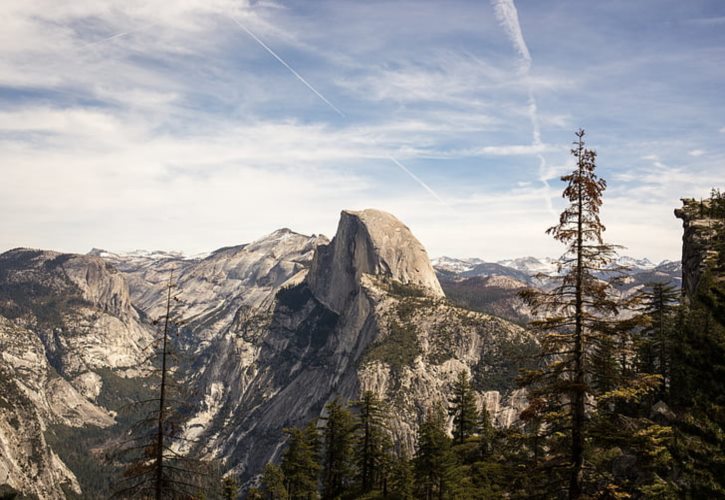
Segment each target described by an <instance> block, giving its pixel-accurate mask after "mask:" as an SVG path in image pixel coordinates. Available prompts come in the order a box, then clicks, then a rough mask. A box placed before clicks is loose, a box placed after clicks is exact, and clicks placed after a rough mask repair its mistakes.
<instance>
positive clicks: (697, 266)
mask: <svg viewBox="0 0 725 500" xmlns="http://www.w3.org/2000/svg"><path fill="white" fill-rule="evenodd" d="M709 203H710V202H709V201H708V200H703V201H698V200H694V199H688V198H683V199H682V208H678V209H676V210H675V217H677V218H678V219H682V227H683V234H682V289H683V291H684V292H685V296H687V297H692V296H694V295H695V292H696V291H697V287H698V286H699V284H700V278H701V277H702V273H703V272H704V271H705V269H706V268H707V267H708V265H710V263H711V260H712V259H714V258H716V256H717V252H716V251H715V250H714V249H713V248H712V246H711V245H710V243H709V242H710V240H711V239H712V237H713V236H714V234H715V224H716V222H717V221H716V220H715V219H713V218H711V217H709V215H708V213H709V210H708V209H709Z"/></svg>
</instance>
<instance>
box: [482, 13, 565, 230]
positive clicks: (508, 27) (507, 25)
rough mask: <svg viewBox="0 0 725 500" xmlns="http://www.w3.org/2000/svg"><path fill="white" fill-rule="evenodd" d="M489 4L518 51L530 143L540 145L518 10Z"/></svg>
mask: <svg viewBox="0 0 725 500" xmlns="http://www.w3.org/2000/svg"><path fill="white" fill-rule="evenodd" d="M491 4H492V5H493V8H494V10H495V11H496V19H498V21H499V23H500V24H501V27H503V29H504V30H505V31H506V34H507V35H508V37H509V39H510V40H511V43H512V44H513V46H514V49H515V50H516V52H518V53H519V56H520V58H521V68H520V71H521V74H522V76H523V77H524V79H525V81H526V85H527V87H528V93H529V102H528V111H529V120H530V121H531V145H532V146H541V145H542V144H543V142H542V141H541V126H540V124H539V110H538V106H537V104H536V96H535V95H534V90H533V88H532V85H531V80H530V78H529V71H530V69H531V62H532V59H531V53H530V52H529V47H528V46H527V45H526V39H524V33H523V31H522V29H521V23H520V22H519V13H518V10H516V5H515V4H514V0H491ZM537 157H538V158H539V181H540V182H541V183H542V184H543V185H544V187H545V188H546V194H545V195H544V203H545V204H546V209H547V210H548V212H549V213H551V214H552V215H553V216H554V217H556V212H555V211H554V207H553V204H552V201H551V196H549V195H548V193H549V187H550V186H549V181H548V180H547V178H546V158H544V156H543V155H542V154H538V155H537Z"/></svg>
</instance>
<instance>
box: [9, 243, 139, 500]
mask: <svg viewBox="0 0 725 500" xmlns="http://www.w3.org/2000/svg"><path fill="white" fill-rule="evenodd" d="M150 339H151V330H150V329H149V327H148V326H147V325H146V324H145V323H144V322H143V320H142V319H141V317H140V316H139V313H138V312H137V311H136V309H135V308H134V307H133V306H132V304H131V301H130V296H129V292H128V287H127V286H126V283H125V280H124V278H123V276H122V275H121V274H119V273H118V272H117V271H116V270H115V269H114V268H112V267H111V266H109V265H108V264H107V263H106V262H105V261H103V260H102V259H100V258H97V257H88V256H81V255H69V254H59V253H56V252H45V251H38V250H29V249H16V250H11V251H9V252H6V253H4V254H2V255H0V360H1V362H2V365H1V367H0V368H2V372H3V374H2V379H3V380H2V386H3V390H2V391H0V392H1V394H2V395H1V396H0V399H1V402H0V451H1V452H0V480H3V481H5V482H6V483H7V484H8V485H9V486H11V487H13V488H15V489H17V490H19V491H22V492H23V493H25V494H32V495H36V496H38V497H40V498H63V497H64V488H65V489H67V490H69V491H74V492H76V493H80V486H79V484H78V481H77V480H76V477H75V475H74V473H73V472H72V471H71V470H70V469H69V468H68V467H67V466H66V464H64V463H63V461H62V460H61V458H60V457H59V456H58V454H57V453H56V451H55V450H53V449H51V447H50V446H49V444H48V442H47V440H46V433H47V432H48V430H49V428H50V427H51V426H55V425H61V426H66V427H86V426H92V427H96V428H99V427H108V426H111V425H112V424H113V423H114V418H113V415H112V414H111V412H109V411H108V410H107V409H105V408H103V407H102V406H100V405H99V404H98V403H97V402H96V398H97V397H98V395H99V394H100V392H101V390H102V388H103V378H102V376H101V375H100V374H99V371H100V370H102V369H114V370H118V371H119V372H127V374H128V375H135V374H136V373H137V371H138V370H137V369H138V367H139V366H140V365H142V364H143V359H144V357H145V354H144V346H145V345H147V344H148V343H149V342H150ZM0 484H1V483H0Z"/></svg>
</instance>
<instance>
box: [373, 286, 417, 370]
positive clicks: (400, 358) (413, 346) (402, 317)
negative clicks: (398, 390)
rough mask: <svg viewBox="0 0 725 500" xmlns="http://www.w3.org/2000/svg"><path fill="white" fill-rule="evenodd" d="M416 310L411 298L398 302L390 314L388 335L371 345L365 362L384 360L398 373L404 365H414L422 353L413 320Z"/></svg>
mask: <svg viewBox="0 0 725 500" xmlns="http://www.w3.org/2000/svg"><path fill="white" fill-rule="evenodd" d="M414 310H415V302H413V301H411V299H403V300H401V301H400V302H399V303H398V305H397V308H396V309H395V311H394V313H393V314H391V316H390V319H389V322H388V333H387V335H385V336H384V337H382V338H380V339H379V340H377V341H375V342H374V343H373V344H372V345H371V346H370V348H369V349H368V351H367V353H366V354H365V358H364V362H367V361H382V362H383V363H386V364H387V365H388V366H390V368H391V370H392V371H393V372H394V373H396V374H400V371H401V370H402V368H403V367H405V366H412V364H413V362H414V361H415V358H416V357H417V356H419V355H420V345H419V344H418V332H417V330H416V328H415V325H414V324H413V321H412V315H413V312H414ZM397 378H398V377H396V379H397Z"/></svg>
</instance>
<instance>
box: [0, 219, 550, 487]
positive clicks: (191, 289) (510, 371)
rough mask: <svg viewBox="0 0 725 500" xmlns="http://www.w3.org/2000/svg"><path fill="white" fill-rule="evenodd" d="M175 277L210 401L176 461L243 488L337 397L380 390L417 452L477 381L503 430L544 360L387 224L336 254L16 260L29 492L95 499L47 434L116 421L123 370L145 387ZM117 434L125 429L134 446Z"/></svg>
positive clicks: (2, 436) (0, 431) (294, 243)
mask: <svg viewBox="0 0 725 500" xmlns="http://www.w3.org/2000/svg"><path fill="white" fill-rule="evenodd" d="M101 257H102V259H103V260H102V259H101ZM109 263H112V265H111V264H109ZM172 268H173V269H174V276H175V278H176V279H175V281H176V283H177V288H176V289H175V292H174V295H175V296H177V297H178V298H179V302H178V303H177V306H176V308H175V313H174V315H175V318H176V319H179V318H181V319H183V320H184V322H185V326H184V327H183V329H182V331H181V334H180V336H179V337H178V338H176V337H175V339H177V340H175V341H178V342H180V344H181V345H180V346H178V347H181V349H182V350H183V351H185V352H186V354H187V355H188V356H182V359H184V361H183V362H182V363H181V365H180V366H179V369H178V375H179V377H180V378H181V379H183V380H184V381H185V384H187V385H188V386H189V388H190V391H189V392H190V393H192V394H194V396H193V399H192V400H191V401H190V402H189V403H190V404H191V408H190V409H189V412H188V417H187V418H186V421H185V423H184V425H183V432H184V435H185V437H186V438H187V439H188V441H180V442H179V443H178V444H177V445H176V448H177V450H179V451H181V452H191V451H193V452H200V453H201V454H202V455H203V456H206V457H209V458H218V459H221V461H222V463H223V464H224V467H225V468H226V469H233V470H235V471H236V472H237V473H239V474H240V475H241V476H242V478H245V479H251V478H252V477H254V475H256V474H258V473H259V472H260V471H261V469H262V467H263V466H264V465H265V464H266V463H267V462H268V461H269V460H274V459H276V458H278V457H279V455H280V453H281V450H282V449H283V445H284V439H285V436H284V433H283V431H282V429H283V428H284V427H288V426H293V425H301V424H304V423H306V422H308V421H310V420H312V419H313V418H316V417H318V416H319V415H320V414H321V412H323V408H324V405H325V404H326V403H327V402H329V401H330V400H332V399H333V398H335V397H340V398H341V399H343V400H344V399H355V398H357V397H358V396H359V394H360V392H361V391H362V390H367V389H369V390H372V391H374V392H376V393H377V394H378V395H379V396H380V397H382V398H384V399H385V400H386V401H388V402H389V404H390V409H391V411H390V417H391V421H390V428H391V432H392V433H393V435H394V436H393V437H394V438H395V439H396V440H397V441H399V442H400V443H401V444H402V446H403V447H404V448H407V449H408V450H409V451H412V448H413V445H414V437H415V433H416V431H417V428H418V425H419V422H420V419H421V418H422V417H423V416H424V415H425V413H426V411H427V410H428V408H430V407H431V406H432V405H438V404H444V403H445V402H446V398H447V395H448V394H449V393H450V389H451V385H452V383H453V382H454V380H455V378H456V376H457V374H458V373H459V372H460V371H461V370H463V371H466V372H467V373H469V374H470V375H471V378H472V380H473V383H474V386H475V388H476V390H477V392H478V402H479V405H481V406H482V405H486V406H487V408H488V409H489V412H490V413H491V414H492V415H493V416H494V418H495V419H496V422H497V423H498V425H501V426H506V425H510V424H511V422H512V421H513V420H514V419H515V418H516V416H517V414H518V412H519V411H520V409H521V408H522V407H523V405H524V404H525V400H524V395H523V394H521V393H519V392H516V391H514V390H513V389H514V383H513V379H514V377H515V374H516V368H517V367H516V366H515V365H514V363H512V362H511V360H512V359H516V358H517V357H518V355H519V354H521V353H522V350H523V351H527V350H531V349H535V348H536V346H535V343H534V342H533V340H532V339H531V337H530V336H529V335H527V333H526V332H525V331H524V330H522V329H521V328H519V327H517V326H515V325H512V324H511V323H508V322H507V321H504V320H501V319H498V318H494V317H492V316H488V315H486V314H481V313H476V312H472V311H468V310H465V309H461V308H457V307H455V306H453V305H451V304H450V303H449V302H448V301H447V299H446V298H445V296H444V295H443V292H442V290H441V287H440V284H439V283H438V280H437V278H436V275H435V272H434V271H433V269H432V267H431V265H430V263H429V261H428V257H427V254H426V252H425V249H424V248H423V247H422V245H421V244H420V242H418V240H417V239H416V238H415V237H414V236H413V235H412V234H411V232H410V230H409V229H408V228H407V227H406V226H405V225H403V224H402V223H401V222H400V221H398V220H397V219H395V217H393V216H392V215H390V214H386V213H384V212H379V211H375V210H365V211H361V212H347V211H346V212H343V213H342V215H341V219H340V224H339V227H338V230H337V233H336V235H335V237H334V239H333V240H332V241H328V240H327V239H326V238H324V237H321V236H304V235H300V234H296V233H293V232H291V231H289V230H280V231H275V232H274V233H272V234H271V235H269V236H267V237H264V238H262V239H260V240H258V241H255V242H253V243H250V244H247V245H240V246H235V247H228V248H223V249H220V250H217V251H215V252H212V253H211V254H210V255H208V256H207V257H205V258H196V259H185V258H183V257H182V256H180V255H174V254H162V253H155V254H141V253H137V254H135V255H132V256H123V255H115V254H110V253H108V252H104V251H94V252H93V255H89V256H76V255H64V254H57V253H54V252H41V251H33V250H15V251H11V252H7V253H6V254H3V255H0V320H2V321H0V347H2V348H3V351H2V356H3V373H7V380H8V384H6V385H7V387H8V388H9V389H8V391H7V392H8V393H9V394H10V393H12V394H14V395H15V396H13V397H14V398H15V399H13V400H12V401H10V400H9V399H7V398H6V399H5V400H2V401H0V450H2V451H3V457H8V456H9V457H11V458H10V459H8V460H5V458H0V475H1V474H2V473H3V471H5V472H6V473H8V474H11V473H12V474H15V475H16V477H20V478H21V479H22V481H21V482H16V483H14V485H15V486H14V487H17V488H18V489H21V490H22V491H24V492H27V493H33V494H36V495H39V496H41V497H43V498H46V497H47V498H60V497H61V495H62V491H61V486H60V484H61V483H65V484H66V488H70V489H72V490H75V491H78V488H80V484H79V482H78V481H76V480H75V477H74V475H73V472H71V471H70V470H68V469H67V467H65V465H64V464H63V463H62V462H61V461H60V459H59V458H58V456H57V455H56V454H55V452H54V450H53V449H51V447H50V446H49V445H48V443H47V442H46V441H45V437H44V433H45V432H46V431H47V429H48V427H49V426H53V425H56V424H58V425H65V426H80V425H93V426H108V425H111V424H113V422H114V421H113V418H112V417H111V415H110V413H109V412H108V411H106V410H105V409H104V408H102V407H101V406H100V405H99V404H98V401H107V400H108V399H107V395H106V392H102V390H105V389H104V387H105V388H110V387H112V384H111V381H112V380H114V379H113V377H117V373H119V372H120V373H124V374H125V375H127V376H131V377H133V376H135V375H138V374H139V372H138V370H134V367H136V366H137V365H138V364H139V363H141V361H140V359H141V356H142V354H143V349H142V347H141V346H142V345H145V344H147V343H148V340H149V339H150V338H151V333H152V330H151V329H150V328H149V326H147V325H148V322H149V318H157V317H159V316H160V314H161V308H162V307H163V303H164V296H163V291H164V289H165V288H164V287H165V286H166V283H167V280H168V276H169V272H170V271H171V269H172ZM116 269H121V270H122V271H120V272H117V271H116ZM139 310H143V311H144V314H141V313H139V312H138V311H139ZM2 316H4V317H5V318H4V319H3V318H2ZM31 366H38V367H39V368H38V369H37V370H35V369H31V368H30V367H31ZM6 367H9V369H8V370H6V369H5V368H6ZM102 368H103V369H105V368H110V369H112V370H115V372H116V373H114V374H112V376H111V375H109V374H107V373H106V372H104V371H103V370H102ZM104 377H108V378H104ZM124 380H126V381H127V382H129V383H134V382H133V381H128V379H124ZM117 382H118V381H116V382H114V383H117ZM139 383H142V382H141V381H139ZM104 384H105V385H104ZM125 385H127V384H126V382H124V386H125ZM11 389H12V390H11ZM99 393H100V396H99ZM0 398H1V396H0ZM104 404H105V403H104ZM5 408H11V409H12V410H11V411H10V412H6V411H5ZM12 412H17V413H18V414H19V415H21V416H22V418H21V419H20V420H13V419H12ZM13 426H15V427H16V428H20V429H24V431H23V432H22V433H18V432H15V433H14V434H13V432H12V429H13ZM116 429H118V428H117V427H113V428H110V430H109V431H108V433H111V434H114V433H115V434H116V435H117V434H118V433H122V432H124V430H123V429H118V432H116ZM80 432H82V431H80ZM108 433H107V434H108ZM54 435H55V434H54ZM48 438H49V439H50V435H48ZM195 442H197V443H199V444H196V445H195V444H193V443H195ZM101 445H102V443H101ZM101 445H99V446H101ZM33 447H35V448H33ZM11 449H12V450H16V451H15V452H14V454H8V453H9V452H8V451H7V450H11ZM33 449H36V450H40V451H37V452H31V451H30V450H33ZM17 450H20V451H17ZM23 450H24V451H23ZM33 463H37V464H38V466H37V470H36V469H32V470H31V469H29V467H31V464H33ZM69 463H70V462H69ZM23 464H25V465H23ZM26 469H27V471H26ZM18 471H22V474H21V473H20V472H18ZM28 471H30V472H28ZM80 483H81V484H82V483H83V481H80ZM48 484H52V485H55V486H52V487H51V489H50V490H49V489H48V487H46V486H42V487H41V486H40V485H48ZM42 488H45V489H42Z"/></svg>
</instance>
